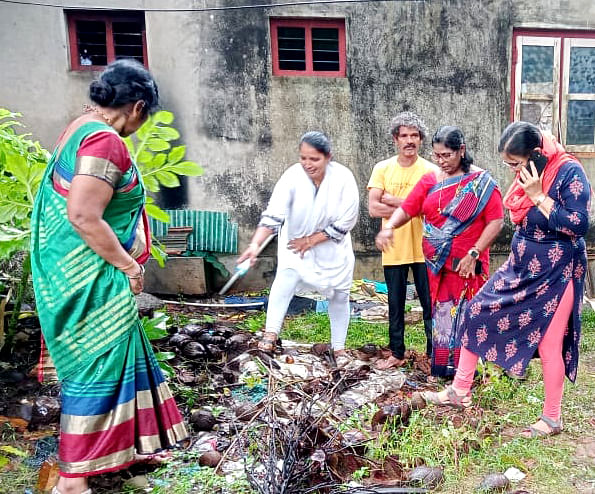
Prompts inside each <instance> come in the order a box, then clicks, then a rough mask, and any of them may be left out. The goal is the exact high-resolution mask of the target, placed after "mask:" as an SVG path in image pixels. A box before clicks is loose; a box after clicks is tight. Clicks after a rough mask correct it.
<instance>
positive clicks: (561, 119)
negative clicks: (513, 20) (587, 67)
mask: <svg viewBox="0 0 595 494" xmlns="http://www.w3.org/2000/svg"><path fill="white" fill-rule="evenodd" d="M548 34H549V33H548ZM579 36H580V35H578V36H577V34H576V31H574V32H572V33H568V34H566V33H565V32H564V31H556V32H552V33H551V35H545V34H544V35H534V36H533V35H531V34H525V33H523V34H516V35H515V37H514V40H515V50H516V58H515V59H514V60H513V67H514V73H513V77H514V94H513V97H514V104H513V107H512V117H513V120H520V117H521V101H551V102H552V128H551V132H552V134H554V135H555V136H556V138H557V139H558V140H559V141H560V142H561V143H562V144H563V145H564V146H565V148H566V149H567V150H568V151H569V152H573V153H579V154H581V153H588V154H589V155H592V154H593V153H595V142H594V143H593V144H584V145H572V144H571V145H567V144H566V130H567V126H568V102H569V101H576V100H582V101H595V93H592V94H591V93H576V94H569V93H568V89H569V82H570V79H569V73H570V50H571V48H572V47H576V46H580V47H583V46H584V47H595V37H584V38H583V37H579ZM523 46H553V47H554V63H553V72H554V73H553V75H552V88H553V94H526V93H522V84H521V75H522V70H523ZM562 53H563V61H562ZM560 77H562V80H561V81H560ZM594 141H595V136H594Z"/></svg>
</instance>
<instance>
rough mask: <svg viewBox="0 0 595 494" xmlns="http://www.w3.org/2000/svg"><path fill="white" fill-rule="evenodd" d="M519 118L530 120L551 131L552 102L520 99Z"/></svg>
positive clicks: (542, 128)
mask: <svg viewBox="0 0 595 494" xmlns="http://www.w3.org/2000/svg"><path fill="white" fill-rule="evenodd" d="M521 120H523V121H525V122H531V123H532V124H535V125H537V127H539V128H540V129H541V130H547V131H548V132H552V102H551V101H521Z"/></svg>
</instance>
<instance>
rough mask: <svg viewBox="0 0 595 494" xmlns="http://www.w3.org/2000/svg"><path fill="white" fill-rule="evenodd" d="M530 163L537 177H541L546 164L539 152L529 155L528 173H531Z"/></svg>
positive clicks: (544, 158) (545, 159)
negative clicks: (533, 165) (532, 164)
mask: <svg viewBox="0 0 595 494" xmlns="http://www.w3.org/2000/svg"><path fill="white" fill-rule="evenodd" d="M531 161H532V162H533V163H534V164H535V169H536V170H537V175H541V174H542V173H543V169H544V168H545V165H546V164H547V158H546V157H545V156H544V155H543V154H541V153H540V152H539V151H532V152H531V154H530V155H529V161H528V162H527V170H528V171H529V172H531V163H530V162H531Z"/></svg>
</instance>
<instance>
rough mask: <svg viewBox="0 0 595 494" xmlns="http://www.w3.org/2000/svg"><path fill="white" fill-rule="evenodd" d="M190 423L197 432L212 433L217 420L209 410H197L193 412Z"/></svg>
mask: <svg viewBox="0 0 595 494" xmlns="http://www.w3.org/2000/svg"><path fill="white" fill-rule="evenodd" d="M190 423H191V424H192V425H193V426H194V428H195V429H196V430H199V431H210V430H213V427H215V424H216V423H217V419H216V418H215V416H214V415H213V414H212V413H211V412H209V411H208V410H196V411H195V412H192V415H191V416H190Z"/></svg>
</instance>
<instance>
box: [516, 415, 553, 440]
mask: <svg viewBox="0 0 595 494" xmlns="http://www.w3.org/2000/svg"><path fill="white" fill-rule="evenodd" d="M539 420H541V421H542V422H543V423H544V424H545V425H547V426H548V427H549V428H550V431H549V432H546V431H542V430H541V429H538V428H537V427H533V425H530V426H529V427H527V428H526V429H523V431H522V432H521V434H524V433H528V434H530V436H527V435H523V437H526V438H527V439H529V438H534V437H547V436H556V435H558V434H560V432H562V419H560V420H559V421H558V422H556V421H555V420H554V419H551V418H549V417H546V416H545V415H542V416H541V417H539Z"/></svg>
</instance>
